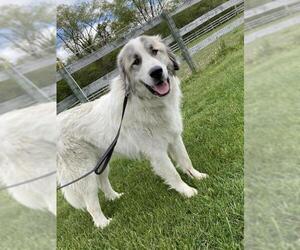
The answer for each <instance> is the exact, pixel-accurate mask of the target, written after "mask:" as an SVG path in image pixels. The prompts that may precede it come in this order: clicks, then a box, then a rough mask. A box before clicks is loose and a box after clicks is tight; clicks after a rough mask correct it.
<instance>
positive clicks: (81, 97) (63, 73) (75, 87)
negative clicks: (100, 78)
mask: <svg viewBox="0 0 300 250" xmlns="http://www.w3.org/2000/svg"><path fill="white" fill-rule="evenodd" d="M57 64H58V71H59V73H60V75H61V77H62V78H63V79H65V80H66V81H67V84H68V85H69V87H70V89H71V91H72V92H73V94H74V95H75V96H76V98H77V99H78V100H79V101H80V102H81V103H84V102H88V101H89V99H88V98H87V96H86V95H85V93H84V92H83V90H82V89H81V88H80V87H79V85H78V84H77V82H76V81H75V79H74V78H73V77H72V75H71V74H70V73H69V72H68V70H67V69H66V68H65V67H64V65H63V63H62V62H61V61H60V60H59V59H58V61H57Z"/></svg>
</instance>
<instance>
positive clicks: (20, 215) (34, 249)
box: [0, 191, 56, 250]
mask: <svg viewBox="0 0 300 250" xmlns="http://www.w3.org/2000/svg"><path fill="white" fill-rule="evenodd" d="M0 221H1V226H0V239H1V241H0V249H3V250H19V249H22V250H41V249H43V250H48V249H49V250H52V249H55V246H56V220H55V217H54V216H53V215H52V214H50V213H48V212H43V211H37V210H32V209H29V208H26V207H24V206H22V205H20V204H19V203H17V202H16V201H15V200H13V199H12V198H11V197H10V196H9V195H8V193H6V192H4V191H1V192H0Z"/></svg>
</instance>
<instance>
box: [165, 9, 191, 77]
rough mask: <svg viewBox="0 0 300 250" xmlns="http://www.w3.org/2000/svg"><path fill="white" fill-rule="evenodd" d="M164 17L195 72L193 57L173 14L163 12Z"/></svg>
mask: <svg viewBox="0 0 300 250" xmlns="http://www.w3.org/2000/svg"><path fill="white" fill-rule="evenodd" d="M162 17H163V18H164V19H165V20H166V22H167V24H168V27H169V29H170V31H171V34H172V36H173V38H174V39H175V41H176V42H177V44H178V46H179V48H180V50H181V52H182V56H183V58H184V59H185V61H186V62H187V64H188V66H189V67H190V69H191V71H192V72H193V73H195V72H196V66H195V64H194V62H193V59H192V57H191V55H190V53H189V51H188V49H187V47H186V46H185V44H184V42H183V39H182V37H181V36H180V33H179V30H178V29H177V27H176V24H175V22H174V20H173V18H172V17H171V16H169V15H168V14H167V13H166V12H162Z"/></svg>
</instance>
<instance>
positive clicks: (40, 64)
mask: <svg viewBox="0 0 300 250" xmlns="http://www.w3.org/2000/svg"><path fill="white" fill-rule="evenodd" d="M200 1H201V0H189V1H185V2H184V3H183V4H182V5H180V6H178V7H177V8H176V10H175V11H173V12H172V13H171V14H169V15H170V16H173V15H175V14H177V13H179V12H181V11H183V10H185V9H187V8H188V7H190V6H192V5H194V4H196V3H199V2H200ZM243 3H244V1H243V0H229V1H227V2H225V3H223V4H221V5H220V6H218V7H216V8H214V9H213V10H211V11H209V12H207V13H205V14H204V15H202V16H200V17H199V18H197V19H196V20H194V21H192V22H191V23H189V24H187V25H186V26H184V27H182V28H181V29H179V33H180V35H181V36H182V37H183V41H184V44H186V45H187V44H189V43H191V42H194V41H195V40H197V39H199V37H201V36H203V35H205V34H207V33H208V32H211V31H212V30H214V29H215V28H217V27H219V26H220V25H222V24H223V25H224V24H225V23H226V22H227V21H229V20H230V19H231V18H234V17H235V16H236V15H237V14H239V13H241V12H242V11H243ZM223 13H224V14H223ZM210 20H212V21H210ZM162 21H163V18H162V17H161V16H158V17H156V18H154V19H153V20H152V21H150V22H149V23H146V24H144V25H142V26H140V27H137V28H134V29H132V30H131V31H130V32H129V33H126V34H123V35H122V36H121V37H120V38H119V39H117V40H116V41H114V42H112V43H110V44H109V45H106V46H104V47H102V48H101V49H100V50H98V51H97V52H95V53H93V54H90V55H88V56H86V57H84V58H82V59H80V60H79V61H77V62H75V63H73V64H71V65H68V66H67V67H66V69H67V70H68V72H69V73H71V74H72V73H75V72H77V71H78V70H80V69H82V68H84V67H86V66H88V65H89V64H91V63H93V62H95V61H97V60H99V59H100V58H102V57H103V56H105V55H107V54H109V53H111V52H112V51H114V50H115V49H117V48H121V47H122V46H123V45H124V44H126V43H127V41H129V40H130V39H131V38H132V37H136V36H139V35H141V34H143V33H144V32H145V31H148V30H150V29H151V28H153V27H155V26H157V25H158V24H159V23H161V22H162ZM242 22H243V20H242V18H239V19H236V20H235V21H234V22H232V23H230V24H228V25H226V26H225V27H224V28H222V29H220V30H219V31H217V32H215V33H213V34H212V35H211V36H209V37H208V38H206V39H204V40H203V41H201V42H199V43H198V44H197V45H195V46H194V47H192V48H190V49H189V50H188V51H189V53H191V54H193V53H195V51H199V50H201V49H203V48H205V47H206V46H208V45H209V44H211V43H213V42H214V41H216V40H217V39H218V38H219V37H221V36H222V35H225V34H226V33H228V32H230V31H231V30H232V29H233V28H234V27H237V26H236V25H240V24H242ZM164 40H165V42H166V43H167V44H169V45H172V49H173V51H177V50H178V45H177V43H176V42H175V39H174V38H173V37H172V36H168V37H166V38H165V39H164ZM54 60H55V59H54V58H53V57H52V58H46V59H40V60H35V61H33V62H30V63H27V64H23V65H21V66H17V67H15V69H16V70H18V72H19V73H20V74H21V76H22V74H23V75H25V74H27V73H30V72H37V71H38V70H39V69H42V68H45V67H53V68H54V67H55V63H56V62H55V61H54ZM51 65H52V66H51ZM117 75H118V71H117V69H115V70H113V71H111V72H110V73H108V74H106V75H105V76H103V77H101V78H100V79H98V80H96V81H94V82H93V83H91V84H89V85H88V86H86V87H84V88H82V91H83V92H84V94H85V95H86V96H87V97H88V98H89V100H94V99H95V98H97V97H99V96H101V95H102V94H103V93H105V92H106V91H107V90H108V86H109V82H110V81H111V79H113V78H114V77H116V76H117ZM9 78H10V76H9V74H7V73H6V72H4V71H3V72H0V84H3V83H4V82H5V81H6V80H8V79H9ZM61 79H62V77H61V75H60V74H59V73H58V72H57V73H56V81H59V80H61ZM40 91H41V92H42V93H44V94H45V96H46V97H47V98H48V99H51V100H53V101H55V99H56V83H54V84H51V85H49V86H47V87H43V88H41V89H40ZM45 101H46V100H45ZM36 102H37V100H36V99H35V98H34V96H31V95H29V94H24V95H21V96H18V97H17V98H13V99H11V100H8V101H4V102H2V103H0V114H1V113H5V112H7V111H9V110H13V109H17V108H23V107H26V106H30V105H32V104H34V103H36ZM77 104H79V101H78V99H77V98H76V97H75V95H74V94H72V95H71V96H68V97H67V98H65V99H64V100H63V101H61V102H60V103H58V105H57V111H58V112H61V111H63V110H65V109H68V108H71V107H73V106H75V105H77Z"/></svg>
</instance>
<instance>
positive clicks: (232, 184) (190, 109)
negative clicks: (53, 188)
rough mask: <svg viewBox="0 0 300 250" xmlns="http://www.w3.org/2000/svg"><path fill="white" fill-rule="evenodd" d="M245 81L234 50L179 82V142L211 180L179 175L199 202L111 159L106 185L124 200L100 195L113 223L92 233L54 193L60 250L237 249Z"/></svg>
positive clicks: (137, 165)
mask: <svg viewBox="0 0 300 250" xmlns="http://www.w3.org/2000/svg"><path fill="white" fill-rule="evenodd" d="M243 75H244V74H243V49H242V47H241V46H240V47H238V48H237V49H235V50H230V51H228V53H225V54H224V55H222V56H219V59H218V60H215V61H214V62H213V63H211V64H210V65H209V66H208V67H206V68H205V70H202V71H200V72H199V73H197V74H194V75H193V76H191V77H189V78H188V79H186V80H185V81H183V82H182V90H183V106H182V114H183V119H184V128H185V129H184V134H183V137H184V142H185V144H186V147H187V150H188V152H189V155H190V157H191V160H192V162H193V164H194V167H195V168H196V169H198V170H200V171H203V172H206V173H208V174H209V175H210V177H209V178H208V179H206V180H203V181H195V180H191V179H189V178H187V177H186V176H184V175H183V174H182V178H183V179H184V181H186V182H187V183H188V184H189V185H191V186H193V187H196V188H197V189H198V191H199V194H198V195H197V196H195V197H193V198H191V199H185V198H183V197H181V196H180V195H179V194H178V193H176V192H175V191H173V190H168V188H167V186H166V185H165V184H164V183H163V181H162V180H161V179H160V178H159V177H157V176H155V175H154V174H153V173H152V171H151V168H150V166H149V162H147V161H131V160H126V159H122V160H114V161H113V162H112V164H111V174H110V180H111V182H112V185H113V186H114V188H115V189H116V190H117V191H119V192H124V193H125V194H124V195H123V197H122V198H121V199H120V200H117V201H114V202H108V201H105V200H104V197H103V195H102V193H101V194H99V198H100V203H101V206H102V209H103V211H104V214H105V215H107V216H108V217H112V218H113V221H112V222H111V224H110V225H109V226H108V227H107V228H105V229H104V230H100V229H97V228H95V227H94V225H93V222H92V220H91V218H90V216H89V214H88V213H87V212H84V211H80V210H76V209H74V208H72V207H71V206H70V205H69V204H68V203H67V202H66V201H65V200H64V199H63V197H62V195H61V194H60V193H58V217H57V240H58V245H57V246H58V249H242V248H243V246H242V241H243V81H244V80H243Z"/></svg>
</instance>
